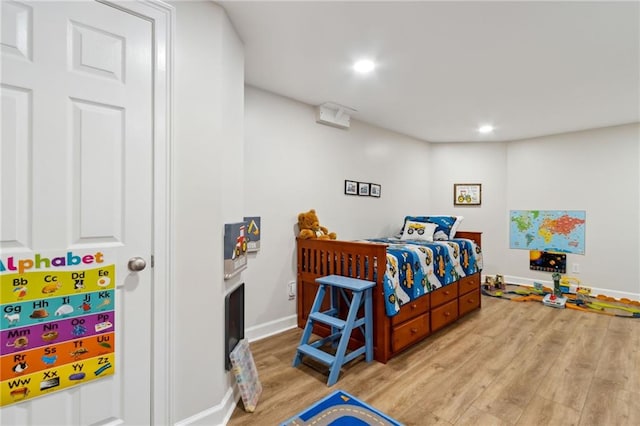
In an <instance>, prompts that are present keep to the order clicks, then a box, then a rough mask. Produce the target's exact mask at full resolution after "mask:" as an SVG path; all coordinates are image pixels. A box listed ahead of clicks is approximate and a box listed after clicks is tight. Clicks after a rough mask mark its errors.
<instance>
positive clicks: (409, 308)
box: [391, 294, 430, 325]
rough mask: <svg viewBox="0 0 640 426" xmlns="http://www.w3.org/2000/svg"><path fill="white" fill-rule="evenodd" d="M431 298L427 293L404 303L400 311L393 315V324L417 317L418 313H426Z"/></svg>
mask: <svg viewBox="0 0 640 426" xmlns="http://www.w3.org/2000/svg"><path fill="white" fill-rule="evenodd" d="M429 300H430V297H429V295H428V294H425V295H424V296H422V297H418V298H417V299H415V300H412V301H411V302H409V303H407V304H404V305H402V307H401V308H400V312H398V313H397V314H396V315H395V316H393V317H391V324H392V325H398V324H400V323H403V322H405V321H406V320H408V319H411V318H414V317H416V316H417V315H421V314H424V313H426V312H427V311H428V310H429V306H430V303H429Z"/></svg>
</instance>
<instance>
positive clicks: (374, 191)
mask: <svg viewBox="0 0 640 426" xmlns="http://www.w3.org/2000/svg"><path fill="white" fill-rule="evenodd" d="M381 189H382V188H381V186H380V185H378V184H377V183H372V184H371V186H370V188H369V195H371V196H372V197H380V191H381Z"/></svg>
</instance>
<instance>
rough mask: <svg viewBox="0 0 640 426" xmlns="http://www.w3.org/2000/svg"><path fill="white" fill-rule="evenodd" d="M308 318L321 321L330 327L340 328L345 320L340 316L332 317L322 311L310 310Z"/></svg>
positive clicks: (344, 323)
mask: <svg viewBox="0 0 640 426" xmlns="http://www.w3.org/2000/svg"><path fill="white" fill-rule="evenodd" d="M309 319H312V320H314V321H319V322H321V323H324V324H327V325H330V326H331V327H335V328H338V329H340V330H342V329H343V328H344V326H345V325H346V321H345V320H341V319H340V318H336V317H332V316H331V315H327V314H325V313H324V312H312V313H311V314H309Z"/></svg>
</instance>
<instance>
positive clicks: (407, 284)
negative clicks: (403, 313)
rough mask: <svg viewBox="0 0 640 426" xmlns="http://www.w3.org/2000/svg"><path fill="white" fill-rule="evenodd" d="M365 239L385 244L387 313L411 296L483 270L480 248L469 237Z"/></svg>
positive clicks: (395, 309)
mask: <svg viewBox="0 0 640 426" xmlns="http://www.w3.org/2000/svg"><path fill="white" fill-rule="evenodd" d="M366 241H369V242H379V243H385V244H387V245H388V247H387V271H386V273H385V279H384V295H385V305H386V311H387V315H388V316H394V315H396V314H397V313H398V312H399V311H400V306H402V305H404V304H405V303H407V302H410V301H411V300H414V299H416V298H418V297H420V296H422V295H424V294H426V293H429V292H431V291H433V290H436V289H438V288H440V287H443V286H446V285H449V284H451V283H453V282H455V281H457V280H458V279H460V277H465V276H467V275H472V274H474V273H476V272H478V271H480V270H482V251H481V249H480V247H479V246H477V245H476V244H475V243H474V242H473V241H472V240H467V239H461V238H456V239H453V240H447V241H434V242H426V241H405V240H399V239H396V238H376V239H368V240H366Z"/></svg>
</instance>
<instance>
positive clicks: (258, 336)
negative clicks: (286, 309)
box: [244, 315, 298, 342]
mask: <svg viewBox="0 0 640 426" xmlns="http://www.w3.org/2000/svg"><path fill="white" fill-rule="evenodd" d="M297 326H298V316H297V315H291V316H288V317H284V318H280V319H277V320H274V321H269V322H267V323H264V324H260V325H256V326H253V327H249V328H247V329H246V330H245V332H244V337H245V338H246V339H247V340H249V342H255V341H257V340H262V339H265V338H267V337H269V336H273V335H274V334H278V333H282V332H283V331H287V330H291V329H292V328H296V327H297Z"/></svg>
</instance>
